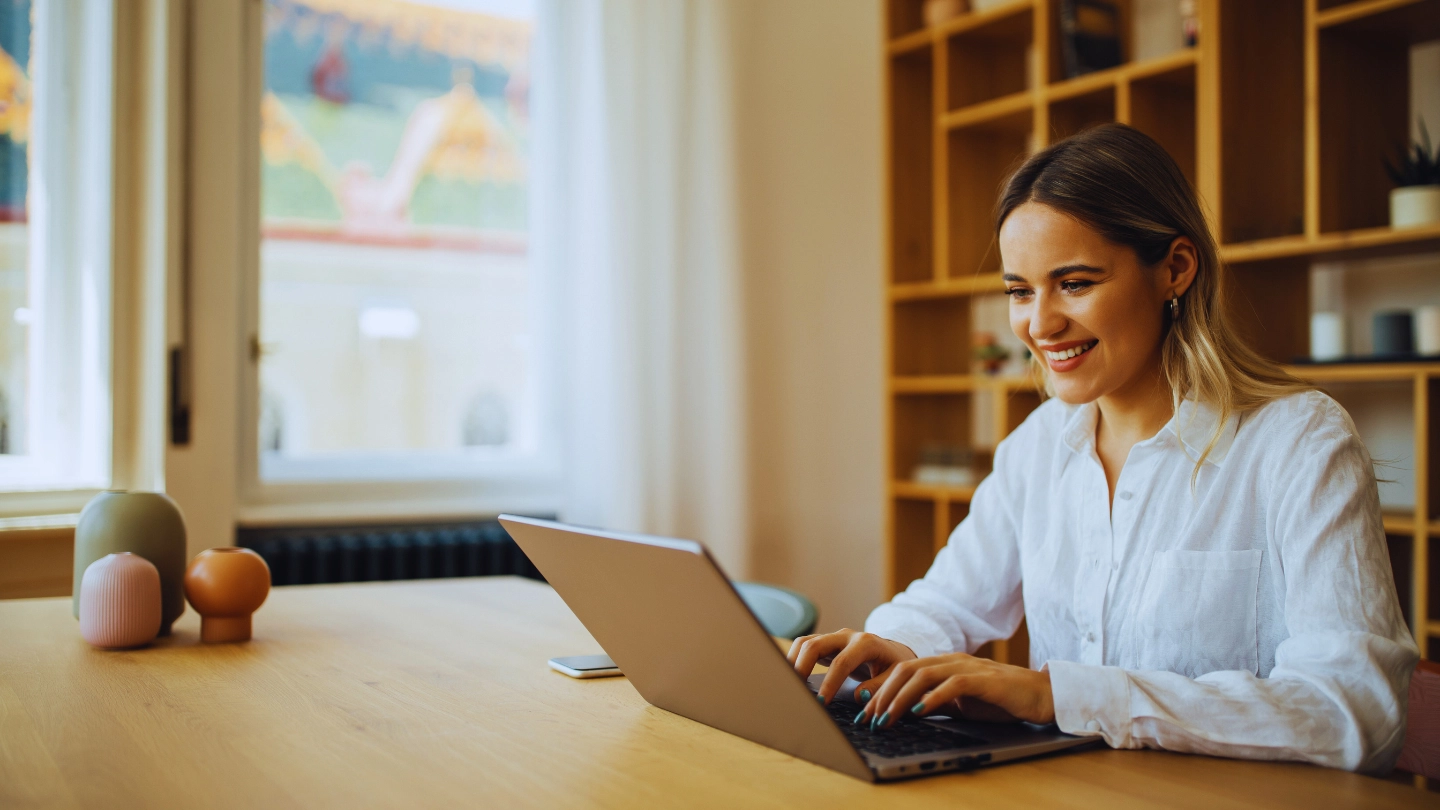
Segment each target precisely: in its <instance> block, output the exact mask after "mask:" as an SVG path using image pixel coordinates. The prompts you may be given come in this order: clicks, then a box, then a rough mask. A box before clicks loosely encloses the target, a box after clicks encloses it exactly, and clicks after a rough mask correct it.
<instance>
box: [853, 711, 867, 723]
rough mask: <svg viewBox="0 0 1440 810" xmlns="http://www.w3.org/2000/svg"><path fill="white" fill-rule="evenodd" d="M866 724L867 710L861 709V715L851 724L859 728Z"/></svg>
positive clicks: (856, 716)
mask: <svg viewBox="0 0 1440 810" xmlns="http://www.w3.org/2000/svg"><path fill="white" fill-rule="evenodd" d="M864 722H865V710H864V709H861V710H860V713H859V714H857V715H855V719H854V720H851V721H850V724H851V725H853V726H858V725H860V724H861V723H864Z"/></svg>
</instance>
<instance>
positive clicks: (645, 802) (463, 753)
mask: <svg viewBox="0 0 1440 810" xmlns="http://www.w3.org/2000/svg"><path fill="white" fill-rule="evenodd" d="M198 628H199V620H198V618H197V617H196V615H195V613H194V612H193V611H189V612H187V613H186V614H185V616H184V617H182V618H181V619H180V621H179V622H178V623H177V624H176V633H175V635H174V636H172V637H170V638H167V639H164V640H162V641H161V642H159V643H158V644H156V645H155V646H153V647H151V648H148V649H143V650H136V651H129V652H100V651H97V650H93V649H91V648H90V647H88V646H87V645H86V644H85V642H84V641H82V640H81V638H80V632H79V629H78V627H77V623H76V621H75V619H74V618H72V617H71V615H70V600H69V599H31V600H19V601H12V602H0V807H3V808H27V807H106V808H111V807H139V806H145V807H177V808H204V807H266V808H274V807H343V808H353V807H403V808H412V807H426V808H430V807H497V808H498V807H506V808H508V807H617V808H618V807H623V808H630V807H637V806H642V807H643V806H661V807H667V806H677V805H684V806H690V807H701V806H704V807H710V806H713V807H727V808H733V807H747V808H748V807H802V806H803V807H811V808H835V807H853V808H865V810H871V809H872V808H874V807H875V806H876V803H877V802H882V803H883V804H884V806H886V807H891V806H911V807H934V808H941V807H943V808H957V807H982V806H983V807H1019V806H1024V807H1034V806H1067V807H1105V808H1118V807H1140V806H1155V805H1173V806H1181V807H1204V808H1213V807H1304V808H1315V807H1362V806H1363V807H1368V808H1376V807H1411V806H1434V805H1435V797H1434V796H1433V795H1427V794H1424V793H1421V792H1419V791H1416V790H1414V789H1413V788H1409V787H1406V786H1404V785H1400V784H1395V783H1392V782H1386V781H1382V780H1378V779H1372V778H1368V777H1364V776H1357V775H1354V774H1350V773H1342V772H1339V771H1331V770H1325V769H1321V768H1315V767H1311V766H1307V765H1296V764H1266V763H1256V762H1238V761H1231V760H1222V759H1211V758H1206V757H1198V756H1183V755H1176V754H1166V753H1161V752H1150V751H1109V750H1101V751H1090V752H1084V753H1078V754H1067V755H1061V756H1054V757H1050V758H1046V759H1040V760H1034V761H1029V762H1020V763H1015V764H1010V765H1003V766H999V767H995V768H986V769H982V770H979V771H975V772H972V773H966V774H952V775H946V776H939V777H932V778H928V779H920V780H916V781H913V782H905V783H899V784H890V785H872V784H868V783H865V782H861V781H859V780H856V779H852V778H850V777H847V776H842V775H840V774H838V773H834V772H832V771H829V770H826V769H824V768H821V767H818V766H816V765H811V764H809V763H807V762H803V761H801V760H797V759H794V758H792V757H790V756H787V755H785V754H782V753H779V752H777V751H773V750H770V749H768V748H764V747H762V746H759V745H756V744H754V743H751V742H748V741H746V740H743V739H740V738H738V737H733V736H730V735H728V734H725V733H723V732H719V731H715V730H713V729H710V728H707V727H705V726H702V725H700V724H698V723H694V722H692V721H690V720H686V719H684V718H682V717H678V716H676V715H672V714H669V713H667V712H664V711H661V710H659V709H656V708H654V707H652V706H650V705H648V704H646V703H645V701H644V700H642V699H641V698H640V696H639V695H638V694H637V693H636V692H635V690H634V689H633V688H631V686H630V684H629V683H628V682H627V681H626V680H625V679H623V678H609V679H603V680H589V681H578V680H573V679H570V678H566V677H564V676H562V675H559V674H556V673H554V672H551V671H549V670H548V669H547V668H546V666H545V661H546V659H548V658H550V657H551V656H554V655H573V654H584V653H591V652H598V651H599V648H598V647H597V646H596V644H595V642H594V641H593V640H592V639H591V638H590V636H589V634H588V633H586V632H585V629H584V628H583V627H582V626H581V625H580V623H579V621H577V620H576V619H575V617H574V615H573V614H571V613H570V611H569V610H568V609H567V608H566V607H565V605H564V603H563V602H561V600H560V599H559V597H557V596H556V595H555V593H554V592H553V591H552V590H550V588H549V587H547V586H545V585H541V584H538V583H535V582H530V581H527V580H519V579H511V578H494V579H459V580H432V581H428V582H411V583H369V584H359V585H321V586H309V587H291V588H280V589H277V590H275V591H273V592H272V593H271V595H270V599H269V601H268V602H267V603H266V604H265V606H264V607H262V608H261V610H260V612H259V613H257V614H256V615H255V639H254V640H253V641H251V642H249V643H245V644H229V645H201V644H200V643H199V641H198Z"/></svg>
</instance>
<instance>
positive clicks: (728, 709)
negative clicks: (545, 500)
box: [500, 515, 1094, 781]
mask: <svg viewBox="0 0 1440 810" xmlns="http://www.w3.org/2000/svg"><path fill="white" fill-rule="evenodd" d="M500 522H501V523H502V524H503V525H504V526H505V528H506V530H508V531H509V532H510V536H511V537H513V538H515V542H517V543H519V544H520V548H521V549H522V550H524V552H525V554H526V555H527V556H529V558H530V561H531V562H533V563H534V564H535V567H537V568H539V569H540V573H541V574H543V575H544V576H545V579H546V580H548V581H549V582H550V584H551V585H552V586H553V587H554V588H555V590H556V592H557V593H559V594H560V597H561V598H562V599H564V600H565V604H567V605H569V606H570V609H571V610H573V611H574V612H575V615H576V616H578V617H579V618H580V621H581V622H582V623H584V625H585V628H586V629H587V630H589V631H590V634H591V635H592V636H594V637H595V640H596V641H598V642H599V643H600V646H601V647H603V648H604V649H605V652H606V653H607V654H608V655H609V656H610V658H612V659H613V660H614V661H615V664H616V665H617V666H619V668H620V671H621V672H623V673H625V675H626V676H627V677H628V678H629V679H630V683H631V684H632V685H634V687H635V689H636V690H637V691H638V692H639V693H640V695H641V696H642V697H644V698H645V699H646V700H647V701H649V702H650V703H651V704H652V705H654V706H658V707H659V708H661V709H665V710H666V711H670V712H674V713H675V714H678V715H681V716H684V717H688V718H690V719H691V720H696V721H699V722H701V723H704V724H705V725H707V726H711V727H713V728H717V729H720V730H721V731H728V732H729V733H731V734H735V735H737V736H740V737H744V738H745V739H747V740H751V741H753V742H757V743H760V744H761V745H766V746H769V747H771V748H775V749H777V750H780V751H784V752H785V753H787V754H790V755H792V756H796V757H799V758H801V759H805V760H809V761H810V762H814V763H816V764H817V765H823V766H825V767H827V768H833V769H834V770H837V771H840V772H841V773H846V774H849V775H851V776H854V777H857V778H859V779H865V780H869V781H879V780H889V779H906V778H909V777H914V776H925V775H928V774H934V773H942V772H945V771H954V770H964V769H969V768H974V767H978V766H981V765H987V764H993V763H997V762H1004V761H1006V760H1011V759H1018V758H1020V757H1029V756H1035V755H1037V754H1045V753H1049V752H1052V751H1059V750H1061V749H1065V748H1072V747H1075V746H1078V745H1085V744H1088V743H1091V742H1093V741H1094V740H1093V739H1091V738H1085V737H1074V736H1071V735H1069V734H1064V733H1062V732H1060V731H1059V730H1058V729H1056V728H1054V727H1053V726H1051V727H1044V726H1036V725H1031V724H1028V723H1003V724H1002V723H973V722H963V721H958V720H949V719H935V718H925V719H920V718H915V717H908V716H907V717H906V718H905V719H904V721H903V722H901V723H897V724H895V725H893V726H892V727H891V728H889V729H884V730H881V731H876V732H871V731H869V729H868V726H857V725H854V724H853V723H852V720H853V719H854V717H855V715H856V714H857V713H858V712H859V711H860V707H859V706H858V705H856V704H855V702H854V697H853V696H854V693H855V689H856V688H857V687H858V684H857V683H856V682H855V681H854V680H850V681H847V682H846V684H845V686H844V687H843V688H842V689H841V691H840V694H839V695H838V696H837V697H836V699H835V700H834V701H832V702H831V705H830V706H829V707H825V706H821V705H820V703H819V702H818V701H817V700H816V699H815V696H814V691H815V689H816V688H818V687H819V685H820V681H821V679H822V677H823V676H821V675H815V676H812V677H811V678H810V680H809V682H807V681H806V680H804V679H802V678H801V677H800V676H799V675H797V674H796V672H795V670H794V668H793V667H792V666H791V665H790V663H789V662H788V661H786V660H785V656H784V655H783V654H782V653H781V652H780V649H779V647H777V646H776V644H775V642H774V641H773V640H772V639H771V638H770V636H769V634H767V633H766V632H765V629H764V628H763V627H761V625H760V622H759V621H758V620H757V619H756V618H755V617H754V616H753V615H752V614H751V613H750V610H749V609H748V608H747V607H746V606H745V603H744V602H743V601H742V600H741V599H740V595H739V594H738V593H737V592H736V591H735V588H734V587H733V586H732V585H731V584H730V580H728V579H726V578H725V575H724V574H723V573H721V571H720V568H719V566H718V565H716V564H715V561H714V560H713V559H711V557H710V555H709V554H708V553H707V552H706V551H705V547H704V546H702V545H700V544H699V543H696V542H692V541H689V540H670V539H666V538H660V537H646V536H643V535H634V534H621V533H616V532H606V531H598V530H595V529H587V528H581V527H578V526H567V525H565V524H563V523H553V522H551V521H547V520H534V519H531V518H520V517H513V516H510V515H501V516H500Z"/></svg>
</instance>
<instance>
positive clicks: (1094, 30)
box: [1060, 0, 1121, 79]
mask: <svg viewBox="0 0 1440 810" xmlns="http://www.w3.org/2000/svg"><path fill="white" fill-rule="evenodd" d="M1060 45H1061V50H1062V52H1063V53H1064V56H1065V76H1066V77H1067V78H1071V79H1073V78H1075V77H1076V76H1083V75H1085V74H1086V73H1094V72H1095V71H1097V70H1104V69H1106V68H1112V67H1115V66H1116V65H1119V64H1120V62H1121V57H1120V9H1119V7H1118V6H1117V5H1116V3H1114V2H1113V0H1060Z"/></svg>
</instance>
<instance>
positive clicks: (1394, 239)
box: [1220, 225, 1440, 264]
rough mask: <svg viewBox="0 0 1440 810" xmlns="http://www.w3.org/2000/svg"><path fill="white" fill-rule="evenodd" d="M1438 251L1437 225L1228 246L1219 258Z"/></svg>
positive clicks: (1355, 256)
mask: <svg viewBox="0 0 1440 810" xmlns="http://www.w3.org/2000/svg"><path fill="white" fill-rule="evenodd" d="M1436 250H1440V225H1427V226H1424V227H1419V228H1405V229H1401V230H1396V229H1394V228H1391V227H1389V226H1388V225H1387V226H1384V227H1379V228H1364V229H1361V230H1354V231H1338V232H1332V233H1322V234H1320V235H1319V236H1317V237H1315V238H1314V239H1310V238H1307V237H1304V236H1285V237H1279V238H1276V239H1260V240H1257V241H1253V242H1239V243H1233V244H1227V245H1224V246H1222V247H1221V248H1220V258H1221V259H1223V260H1224V261H1225V262H1226V263H1227V264H1240V263H1244V262H1264V261H1270V260H1272V259H1284V258H1291V257H1300V256H1304V257H1309V258H1312V259H1344V260H1347V261H1353V260H1356V259H1374V258H1380V257H1382V256H1397V255H1402V254H1408V253H1427V252H1431V251H1436Z"/></svg>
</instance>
